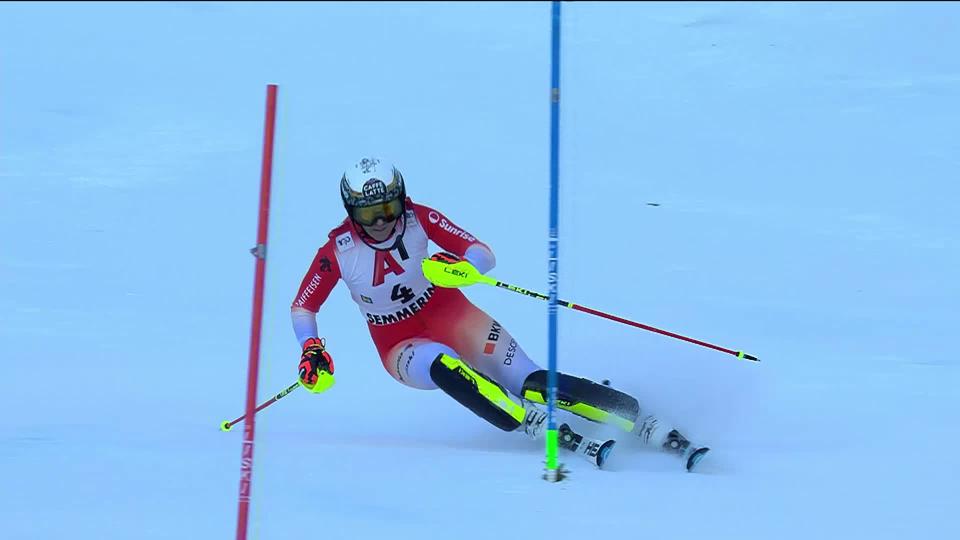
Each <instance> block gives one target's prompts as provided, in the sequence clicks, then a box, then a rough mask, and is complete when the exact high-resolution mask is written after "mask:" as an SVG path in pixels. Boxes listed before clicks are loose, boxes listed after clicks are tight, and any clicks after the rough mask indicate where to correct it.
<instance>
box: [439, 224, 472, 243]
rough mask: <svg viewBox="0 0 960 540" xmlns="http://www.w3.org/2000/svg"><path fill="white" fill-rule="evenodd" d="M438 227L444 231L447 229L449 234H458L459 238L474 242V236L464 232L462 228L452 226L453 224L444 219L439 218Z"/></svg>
mask: <svg viewBox="0 0 960 540" xmlns="http://www.w3.org/2000/svg"><path fill="white" fill-rule="evenodd" d="M440 228H441V229H443V230H445V231H447V232H448V233H450V234H452V235H454V236H459V237H460V238H463V239H464V240H466V241H468V242H476V241H477V239H476V237H474V236H473V235H471V234H468V233H466V232H465V231H462V230H460V229H458V228H456V227H454V226H453V225H451V224H450V223H448V222H447V220H446V219H441V220H440Z"/></svg>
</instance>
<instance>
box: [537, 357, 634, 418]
mask: <svg viewBox="0 0 960 540" xmlns="http://www.w3.org/2000/svg"><path fill="white" fill-rule="evenodd" d="M523 398H524V399H528V400H530V401H533V402H535V403H546V399H547V371H546V370H544V369H541V370H538V371H534V372H533V373H531V374H530V375H528V376H527V379H526V380H525V381H524V382H523ZM557 406H558V407H560V408H561V409H564V410H567V411H570V412H572V413H574V414H576V415H578V416H582V417H584V418H586V419H587V420H593V421H594V422H603V423H606V424H614V425H616V426H618V427H620V428H623V429H624V430H626V431H632V430H633V427H634V423H635V422H636V421H637V417H638V416H640V404H639V403H638V402H637V400H636V399H635V398H634V397H633V396H631V395H629V394H625V393H623V392H621V391H619V390H614V389H613V388H610V387H609V386H604V385H602V384H597V383H595V382H593V381H591V380H589V379H582V378H580V377H574V376H572V375H567V374H566V373H557Z"/></svg>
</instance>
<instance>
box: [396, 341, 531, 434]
mask: <svg viewBox="0 0 960 540" xmlns="http://www.w3.org/2000/svg"><path fill="white" fill-rule="evenodd" d="M457 356H458V355H457V353H456V352H454V350H453V349H452V348H450V347H448V346H447V345H444V344H442V343H438V342H435V341H432V340H430V339H425V338H411V339H405V340H403V341H401V342H400V343H397V344H396V345H395V346H393V347H392V348H391V349H389V350H388V351H387V353H386V354H385V355H384V356H383V357H382V360H383V365H384V367H386V368H387V371H388V372H389V373H390V375H392V376H393V378H395V379H396V380H398V381H399V382H401V383H403V384H405V385H407V386H411V387H413V388H419V389H422V390H433V389H436V388H440V389H441V390H443V392H444V393H446V394H447V395H449V396H450V397H452V398H453V399H454V400H456V401H457V402H458V403H460V404H461V405H463V406H464V407H466V408H468V409H470V410H471V411H472V412H473V413H474V414H476V415H477V416H479V417H480V418H483V419H484V420H486V421H488V422H490V423H491V424H493V425H494V426H496V427H498V428H500V429H502V430H504V431H514V430H518V428H522V429H521V431H524V432H526V433H527V434H528V435H530V436H531V437H536V436H537V435H538V434H539V432H540V428H541V427H542V426H541V424H542V422H543V418H544V416H543V415H530V414H528V411H526V410H524V407H523V405H522V404H521V403H520V402H519V401H520V400H517V399H514V398H511V397H510V395H509V393H507V392H506V391H505V390H504V389H503V387H502V386H500V385H499V384H497V383H496V382H494V381H493V380H491V379H490V378H488V377H486V376H485V375H483V374H481V373H479V372H478V371H476V370H474V369H473V368H471V367H470V366H469V365H468V364H467V363H466V362H464V361H462V360H460V359H459V358H458V357H457Z"/></svg>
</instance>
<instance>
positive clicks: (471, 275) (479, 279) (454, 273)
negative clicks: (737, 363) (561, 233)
mask: <svg viewBox="0 0 960 540" xmlns="http://www.w3.org/2000/svg"><path fill="white" fill-rule="evenodd" d="M421 267H422V268H423V275H424V276H426V278H427V279H428V280H430V282H431V283H433V284H434V285H438V286H440V287H448V288H450V287H452V288H456V287H466V286H468V285H474V284H477V283H483V284H484V285H492V286H494V287H499V288H501V289H507V290H508V291H513V292H515V293H519V294H522V295H525V296H530V297H533V298H538V299H540V300H549V299H550V297H549V296H547V295H545V294H540V293H538V292H534V291H530V290H527V289H524V288H522V287H517V286H516V285H510V284H509V283H504V282H502V281H497V280H496V279H494V278H492V277H490V276H485V275H483V274H481V273H480V272H479V271H477V269H476V268H474V267H473V265H472V264H470V263H469V262H468V261H459V262H457V263H454V264H447V263H445V262H441V261H434V260H431V259H424V260H423V262H422V263H421ZM557 305H558V306H563V307H565V308H570V309H575V310H577V311H582V312H584V313H589V314H591V315H596V316H597V317H603V318H604V319H609V320H611V321H616V322H619V323H623V324H627V325H630V326H633V327H636V328H641V329H643V330H648V331H650V332H656V333H657V334H661V335H664V336H668V337H672V338H676V339H680V340H683V341H686V342H688V343H693V344H695V345H700V346H701V347H707V348H708V349H713V350H715V351H720V352H723V353H727V354H732V355H733V356H736V357H737V358H740V359H742V360H750V361H752V362H759V361H760V359H759V358H757V357H756V356H753V355H750V354H747V353H745V352H743V351H734V350H732V349H727V348H725V347H720V346H717V345H713V344H712V343H707V342H706V341H700V340H699V339H693V338H689V337H686V336H681V335H680V334H675V333H673V332H668V331H666V330H661V329H659V328H656V327H653V326H650V325H646V324H642V323H638V322H635V321H631V320H628V319H624V318H623V317H618V316H616V315H611V314H609V313H604V312H602V311H599V310H596V309H592V308H588V307H586V306H581V305H578V304H574V303H573V302H567V301H566V300H559V299H558V300H557Z"/></svg>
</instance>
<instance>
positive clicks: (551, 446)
mask: <svg viewBox="0 0 960 540" xmlns="http://www.w3.org/2000/svg"><path fill="white" fill-rule="evenodd" d="M551 4H552V6H551V7H552V14H553V17H552V19H553V27H552V29H551V36H550V41H551V54H550V62H551V66H550V242H549V253H550V259H549V262H548V264H547V282H548V284H549V287H550V306H549V308H548V309H547V317H548V321H547V340H548V344H547V350H548V359H549V364H548V367H547V369H548V371H547V467H546V472H545V474H544V479H546V480H547V481H550V482H557V481H559V480H561V474H560V471H559V470H558V463H557V453H558V448H557V447H558V440H557V422H556V418H555V415H556V406H557V298H558V292H557V291H558V289H557V281H558V275H557V274H558V264H557V258H558V254H559V243H560V241H559V236H558V229H559V221H560V219H559V218H560V216H559V214H560V193H559V192H560V2H559V1H557V0H554V1H553V2H552V3H551Z"/></svg>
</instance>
